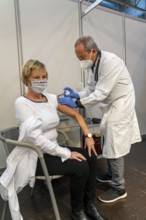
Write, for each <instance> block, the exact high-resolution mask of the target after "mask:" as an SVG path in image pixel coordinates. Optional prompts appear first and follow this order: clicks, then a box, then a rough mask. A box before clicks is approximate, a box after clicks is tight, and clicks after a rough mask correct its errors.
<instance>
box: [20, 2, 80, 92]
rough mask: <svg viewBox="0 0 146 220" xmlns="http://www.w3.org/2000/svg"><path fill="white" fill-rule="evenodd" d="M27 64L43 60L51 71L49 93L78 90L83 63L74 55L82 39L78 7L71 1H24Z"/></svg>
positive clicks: (22, 7)
mask: <svg viewBox="0 0 146 220" xmlns="http://www.w3.org/2000/svg"><path fill="white" fill-rule="evenodd" d="M20 11H21V23H22V35H23V39H22V40H23V55H24V61H25V62H26V61H27V60H28V59H39V60H40V61H42V62H44V63H45V64H46V66H47V69H48V72H49V83H48V91H49V92H51V93H55V94H58V93H60V92H62V91H63V90H62V89H63V88H64V86H72V87H74V88H76V87H77V86H78V84H79V81H80V70H79V64H78V61H77V59H76V57H75V54H74V42H75V40H76V39H77V37H78V31H79V30H78V29H79V28H78V7H77V4H76V3H75V2H71V1H68V0H61V1H51V0H25V1H23V0H21V1H20Z"/></svg>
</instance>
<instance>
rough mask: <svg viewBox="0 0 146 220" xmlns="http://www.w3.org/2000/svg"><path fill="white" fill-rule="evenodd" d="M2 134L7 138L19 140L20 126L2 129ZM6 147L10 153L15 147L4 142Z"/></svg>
mask: <svg viewBox="0 0 146 220" xmlns="http://www.w3.org/2000/svg"><path fill="white" fill-rule="evenodd" d="M0 133H1V136H2V137H4V138H6V139H11V140H15V141H16V140H18V137H19V128H18V127H10V128H6V129H3V130H1V131H0ZM3 144H4V147H5V151H6V154H7V155H9V154H10V152H11V151H12V150H13V149H14V147H15V146H14V145H12V144H8V143H7V144H6V143H5V142H4V143H3Z"/></svg>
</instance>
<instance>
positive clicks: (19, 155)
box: [0, 116, 70, 220]
mask: <svg viewBox="0 0 146 220" xmlns="http://www.w3.org/2000/svg"><path fill="white" fill-rule="evenodd" d="M41 130H42V120H41V118H39V117H33V116H31V117H29V118H28V119H27V120H25V121H24V122H23V123H22V124H21V126H20V136H19V140H20V141H24V142H30V143H33V144H36V145H38V146H40V145H39V144H40V143H41V147H42V150H43V152H46V153H48V152H50V154H52V155H57V153H58V155H59V156H60V157H61V159H62V161H65V160H67V159H68V158H69V157H70V151H69V149H67V148H62V147H61V146H59V145H58V143H57V141H56V140H55V141H52V142H51V144H50V145H51V146H50V147H49V143H50V141H49V140H48V139H45V136H44V138H42V136H41ZM40 136H41V137H40ZM37 159H38V156H37V154H36V152H35V151H34V150H31V149H28V148H22V147H15V148H14V150H13V151H12V152H11V154H10V155H9V156H8V158H7V168H6V170H5V171H4V173H3V174H2V176H1V177H0V194H1V197H2V198H3V199H4V200H8V202H9V208H10V212H11V217H12V219H13V220H23V217H22V215H21V213H20V207H19V202H18V197H17V193H19V192H20V191H21V190H22V189H23V188H24V187H25V186H26V185H27V184H29V185H30V186H31V187H33V185H34V181H35V172H36V165H37Z"/></svg>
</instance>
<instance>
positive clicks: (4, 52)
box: [0, 0, 20, 167]
mask: <svg viewBox="0 0 146 220" xmlns="http://www.w3.org/2000/svg"><path fill="white" fill-rule="evenodd" d="M17 60H18V58H17V44H16V30H15V14H14V3H13V1H12V0H0V82H1V85H0V102H1V103H0V129H2V128H6V127H8V126H12V125H15V113H14V101H15V99H16V97H18V96H20V89H19V88H20V85H19V73H18V61H17ZM0 146H1V142H0ZM4 161H5V152H4V150H3V148H1V147H0V167H2V166H3V164H5V163H4Z"/></svg>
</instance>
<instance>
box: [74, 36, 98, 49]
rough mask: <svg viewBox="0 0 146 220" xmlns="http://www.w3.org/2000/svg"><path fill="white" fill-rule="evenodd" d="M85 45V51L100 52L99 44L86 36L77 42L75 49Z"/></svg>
mask: <svg viewBox="0 0 146 220" xmlns="http://www.w3.org/2000/svg"><path fill="white" fill-rule="evenodd" d="M79 44H83V45H84V48H85V51H87V52H90V51H91V50H92V49H96V50H97V51H98V50H99V48H98V46H97V44H96V43H95V41H94V39H93V38H92V37H90V36H84V37H80V38H78V39H77V41H76V42H75V48H76V47H77V46H78V45H79Z"/></svg>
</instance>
